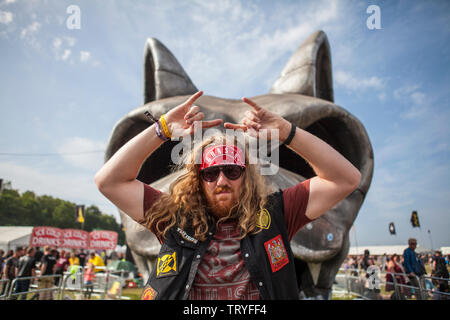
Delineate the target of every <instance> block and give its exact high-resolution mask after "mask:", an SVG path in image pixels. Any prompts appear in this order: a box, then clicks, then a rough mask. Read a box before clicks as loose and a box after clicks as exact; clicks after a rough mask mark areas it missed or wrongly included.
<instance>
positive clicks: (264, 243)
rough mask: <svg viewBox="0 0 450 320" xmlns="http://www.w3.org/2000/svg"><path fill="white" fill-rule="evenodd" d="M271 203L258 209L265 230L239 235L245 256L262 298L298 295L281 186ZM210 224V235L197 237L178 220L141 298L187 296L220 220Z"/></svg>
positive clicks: (270, 196) (169, 233)
mask: <svg viewBox="0 0 450 320" xmlns="http://www.w3.org/2000/svg"><path fill="white" fill-rule="evenodd" d="M267 203H268V205H267V207H266V209H265V210H264V211H263V212H261V213H260V214H259V215H260V219H259V221H260V222H259V225H258V226H259V227H260V228H261V230H262V231H261V232H258V233H256V234H253V235H247V236H246V237H245V238H243V239H242V240H241V241H240V247H241V255H242V259H243V260H244V264H245V267H246V268H247V270H248V272H249V275H250V279H251V281H253V282H254V284H255V286H256V287H257V288H258V290H259V293H260V298H261V299H263V300H271V299H298V288H297V280H296V274H295V266H294V256H293V254H292V250H291V247H290V244H289V239H288V233H287V229H286V225H285V220H284V215H283V212H284V210H283V193H282V191H281V190H279V191H277V192H275V193H273V194H271V195H269V197H268V201H267ZM209 230H210V232H209V233H208V237H207V239H206V240H205V241H198V240H197V239H195V238H194V237H193V236H192V235H193V233H192V232H189V231H188V230H182V229H181V228H179V227H177V226H174V227H173V228H171V229H170V230H169V231H168V232H167V234H166V237H165V239H164V242H163V244H162V247H161V250H160V252H159V254H158V258H157V261H156V266H155V268H153V271H152V273H151V275H150V278H149V280H148V282H147V285H146V286H145V288H144V291H143V293H142V296H141V299H143V300H173V299H182V300H186V299H188V297H189V290H190V289H191V287H192V284H193V281H194V278H195V275H196V273H197V268H198V266H199V264H200V262H201V260H202V258H203V255H204V254H205V252H206V250H207V249H208V246H209V243H210V242H211V240H212V239H213V236H214V232H215V225H212V226H211V228H210V229H209Z"/></svg>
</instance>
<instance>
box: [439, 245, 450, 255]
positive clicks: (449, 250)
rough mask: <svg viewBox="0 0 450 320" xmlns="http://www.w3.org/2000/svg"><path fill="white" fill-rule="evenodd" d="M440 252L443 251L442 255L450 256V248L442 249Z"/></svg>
mask: <svg viewBox="0 0 450 320" xmlns="http://www.w3.org/2000/svg"><path fill="white" fill-rule="evenodd" d="M439 250H441V252H442V255H444V256H445V255H447V254H450V247H441V248H440V249H439Z"/></svg>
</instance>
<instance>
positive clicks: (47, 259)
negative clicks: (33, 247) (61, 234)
mask: <svg viewBox="0 0 450 320" xmlns="http://www.w3.org/2000/svg"><path fill="white" fill-rule="evenodd" d="M55 251H56V250H55V249H51V248H50V247H49V246H45V247H44V255H43V256H42V260H41V270H40V271H41V272H40V274H39V277H38V283H39V285H38V289H39V290H43V291H40V292H39V300H52V299H53V290H48V289H49V288H51V287H52V285H53V277H49V276H50V275H53V274H55V271H56V253H55Z"/></svg>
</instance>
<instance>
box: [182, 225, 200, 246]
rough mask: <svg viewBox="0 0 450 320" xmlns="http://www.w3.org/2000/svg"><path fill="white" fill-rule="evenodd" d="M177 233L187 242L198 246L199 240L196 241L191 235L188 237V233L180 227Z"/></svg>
mask: <svg viewBox="0 0 450 320" xmlns="http://www.w3.org/2000/svg"><path fill="white" fill-rule="evenodd" d="M177 232H178V233H179V234H180V235H181V236H182V237H183V238H184V239H186V240H187V241H190V242H193V243H195V244H197V242H198V240H197V239H195V238H194V237H191V236H190V235H188V234H187V233H186V231H184V230H182V229H181V228H180V227H178V228H177Z"/></svg>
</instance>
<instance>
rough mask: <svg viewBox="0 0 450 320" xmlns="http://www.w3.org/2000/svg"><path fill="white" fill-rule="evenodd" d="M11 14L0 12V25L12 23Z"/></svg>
mask: <svg viewBox="0 0 450 320" xmlns="http://www.w3.org/2000/svg"><path fill="white" fill-rule="evenodd" d="M13 17H14V15H13V13H12V12H9V11H0V23H3V24H10V23H11V22H12V21H13Z"/></svg>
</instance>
